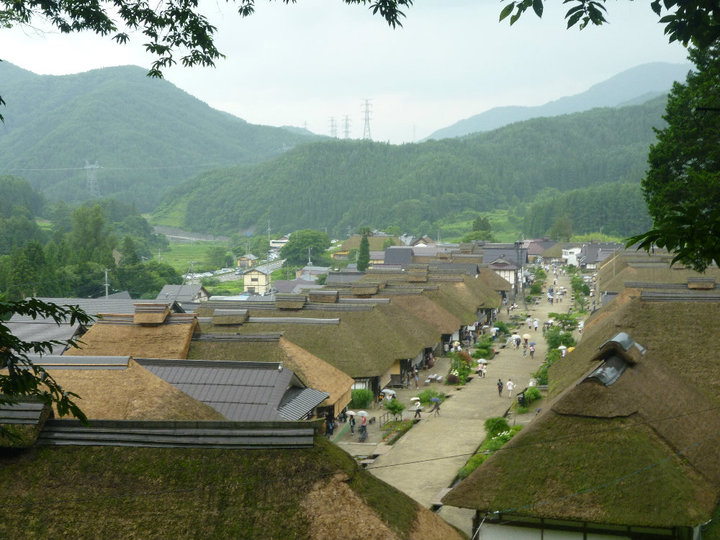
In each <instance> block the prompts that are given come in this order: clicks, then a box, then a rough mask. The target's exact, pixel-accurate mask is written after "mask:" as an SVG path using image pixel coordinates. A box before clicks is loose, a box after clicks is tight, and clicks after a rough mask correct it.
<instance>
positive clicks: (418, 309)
mask: <svg viewBox="0 0 720 540" xmlns="http://www.w3.org/2000/svg"><path fill="white" fill-rule="evenodd" d="M391 302H392V303H393V304H395V305H396V306H400V307H402V308H403V309H406V310H408V311H409V312H410V313H412V314H413V315H414V316H416V317H418V318H419V319H422V320H424V321H425V322H427V323H429V324H431V325H433V326H434V327H435V328H437V329H438V332H440V333H441V334H452V333H453V332H457V330H458V329H459V328H460V326H462V323H461V322H460V319H458V318H457V317H456V316H455V315H453V314H452V313H450V312H449V311H448V310H446V309H445V308H443V307H442V306H441V305H440V304H438V303H436V302H433V301H432V300H431V299H430V298H428V297H427V296H424V295H412V296H410V295H408V296H393V297H392V299H391Z"/></svg>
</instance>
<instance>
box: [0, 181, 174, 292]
mask: <svg viewBox="0 0 720 540" xmlns="http://www.w3.org/2000/svg"><path fill="white" fill-rule="evenodd" d="M9 201H12V204H10V202H9ZM0 211H1V212H2V213H1V214H0V298H5V299H9V300H18V299H21V298H24V297H26V296H30V295H37V296H55V297H63V296H80V297H95V296H100V295H101V294H103V293H104V292H105V286H104V282H105V271H106V270H107V271H108V281H109V283H110V291H109V292H116V291H120V290H123V291H129V292H130V294H131V295H132V296H133V297H135V298H138V297H150V298H155V296H156V295H157V293H158V292H159V291H160V289H161V288H162V287H163V285H165V284H166V283H181V278H180V276H179V275H178V274H177V272H176V271H175V270H174V269H173V268H172V267H171V266H169V265H167V264H164V263H161V262H157V261H152V260H148V259H149V258H150V256H151V252H152V251H155V250H156V249H160V248H162V247H164V246H165V245H167V240H166V239H165V237H163V236H158V235H155V234H153V232H152V228H151V227H150V225H149V224H148V222H147V221H146V220H145V218H143V217H142V216H141V215H140V214H139V213H138V212H137V210H136V209H135V208H134V207H133V206H132V205H129V204H125V203H120V202H118V201H116V200H114V199H103V200H98V201H94V202H92V203H86V204H84V205H81V206H78V207H75V208H71V207H70V206H68V205H67V204H65V203H64V202H59V203H55V204H47V203H46V202H45V201H44V199H43V197H42V195H41V194H39V193H38V192H36V191H35V190H33V189H32V188H31V187H30V185H29V184H28V183H27V182H26V181H25V180H21V179H18V178H14V177H10V176H0ZM42 216H44V217H45V219H44V220H40V223H41V224H42V225H43V226H42V227H41V226H40V225H38V220H37V217H42ZM144 260H145V261H146V262H145V261H144Z"/></svg>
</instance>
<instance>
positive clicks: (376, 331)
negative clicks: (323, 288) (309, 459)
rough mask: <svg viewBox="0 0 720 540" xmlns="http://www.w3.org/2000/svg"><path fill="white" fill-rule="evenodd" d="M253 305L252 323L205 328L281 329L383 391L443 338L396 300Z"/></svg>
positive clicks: (253, 332) (204, 329) (205, 330)
mask: <svg viewBox="0 0 720 540" xmlns="http://www.w3.org/2000/svg"><path fill="white" fill-rule="evenodd" d="M268 308H269V306H268V307H264V308H263V307H260V306H258V305H249V306H248V310H249V314H250V316H249V317H248V320H247V322H246V323H244V324H241V325H237V326H234V327H223V328H218V327H215V326H214V325H211V324H206V323H205V320H206V319H204V318H203V317H202V316H204V315H205V312H203V311H201V312H200V315H201V330H202V333H203V334H206V333H211V332H216V333H217V332H226V333H227V332H237V333H239V334H243V335H244V334H249V335H256V334H262V333H281V334H282V335H283V337H284V338H285V339H287V340H288V341H289V342H291V343H293V344H295V345H297V346H298V347H301V348H302V349H304V350H306V351H308V352H309V353H311V354H313V355H315V356H317V357H318V358H321V359H322V360H324V361H325V362H328V363H329V364H330V365H332V366H334V367H336V368H337V369H339V370H340V371H342V372H344V373H346V374H347V375H349V376H350V377H352V378H353V379H355V382H356V384H362V385H365V386H367V387H368V388H371V389H374V391H375V392H379V390H380V389H382V388H383V387H384V386H385V385H387V384H388V383H389V382H390V381H391V380H392V375H394V374H395V375H397V374H401V370H402V365H403V363H404V362H405V363H407V364H408V365H409V361H410V359H412V358H415V357H417V356H418V355H419V354H420V353H421V352H422V351H423V350H424V349H425V348H427V347H433V346H434V345H435V344H436V343H437V341H438V338H439V336H438V331H437V329H436V328H435V327H434V326H433V325H431V324H429V323H427V322H425V321H423V320H421V319H418V318H417V317H415V316H414V315H413V314H412V313H410V312H408V311H407V310H405V309H403V308H402V307H400V306H395V305H393V304H392V302H387V301H385V302H379V303H365V304H318V305H306V306H304V307H303V308H302V309H297V310H287V309H282V310H281V309H277V308H270V309H268Z"/></svg>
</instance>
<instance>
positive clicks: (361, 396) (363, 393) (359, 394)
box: [350, 388, 375, 409]
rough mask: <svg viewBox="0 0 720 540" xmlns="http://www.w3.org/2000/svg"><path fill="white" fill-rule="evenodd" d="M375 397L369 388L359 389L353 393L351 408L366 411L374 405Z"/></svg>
mask: <svg viewBox="0 0 720 540" xmlns="http://www.w3.org/2000/svg"><path fill="white" fill-rule="evenodd" d="M374 397H375V396H374V395H373V392H372V390H368V389H367V388H357V389H355V390H353V391H352V400H351V401H350V406H351V407H352V408H353V409H364V408H365V407H367V406H368V405H370V403H372V401H373V399H374Z"/></svg>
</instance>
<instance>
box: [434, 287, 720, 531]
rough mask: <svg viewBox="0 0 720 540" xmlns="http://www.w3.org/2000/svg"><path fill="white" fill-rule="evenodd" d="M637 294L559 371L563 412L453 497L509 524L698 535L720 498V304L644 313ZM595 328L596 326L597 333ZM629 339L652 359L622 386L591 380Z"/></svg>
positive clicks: (606, 313) (555, 406)
mask: <svg viewBox="0 0 720 540" xmlns="http://www.w3.org/2000/svg"><path fill="white" fill-rule="evenodd" d="M637 294H638V293H637V291H635V292H632V291H626V293H624V294H623V295H622V296H621V297H620V298H619V300H621V301H620V302H618V301H617V300H618V299H616V300H615V301H613V302H611V303H610V304H609V305H608V306H606V307H605V308H603V309H602V310H600V311H598V312H597V313H596V314H595V315H594V316H593V317H592V318H591V320H590V321H589V324H588V325H586V327H585V328H586V329H585V331H584V333H583V339H582V342H581V343H580V345H579V346H578V347H577V348H576V349H575V350H574V351H573V352H572V353H570V354H568V355H567V356H566V357H565V358H563V359H560V360H559V361H558V362H556V363H555V364H554V365H553V366H552V367H551V369H550V373H549V377H550V381H551V394H552V396H554V399H553V400H552V402H551V403H550V404H549V405H547V406H545V407H544V412H543V413H542V414H541V416H540V417H538V418H537V419H536V420H535V421H534V422H533V423H532V424H530V425H529V426H528V427H527V428H525V429H524V430H523V431H522V432H521V433H520V434H519V435H518V436H516V437H515V438H514V439H513V440H512V441H511V442H510V443H508V444H507V445H506V447H505V448H504V449H503V450H501V451H500V452H498V453H496V454H495V455H494V456H492V457H491V458H490V459H488V461H486V462H485V463H484V464H483V466H481V467H480V468H479V469H478V470H476V471H475V473H473V474H472V475H471V476H470V477H468V478H467V479H466V480H465V481H464V482H462V483H461V484H460V485H459V486H458V487H457V488H455V489H454V490H453V491H452V492H450V493H449V494H448V495H447V496H446V497H445V499H444V501H445V503H446V504H450V505H454V506H461V507H468V508H475V509H478V510H482V511H492V512H495V511H498V512H500V513H501V514H503V515H509V514H513V515H522V516H535V517H544V518H552V519H567V520H574V521H589V522H595V523H606V524H618V525H638V526H663V527H671V526H696V525H698V524H700V523H704V522H705V521H707V520H709V519H710V517H711V515H712V512H713V510H714V508H715V506H716V504H717V501H718V497H719V496H720V482H719V481H720V440H719V439H720V417H718V415H717V408H718V406H720V397H718V396H720V364H718V361H717V358H716V355H714V354H712V351H717V350H719V349H720V332H718V330H719V329H718V323H719V322H720V302H684V303H683V302H644V301H642V300H641V299H640V298H638V297H637ZM590 323H592V324H590ZM619 331H625V332H627V333H628V334H629V335H630V336H631V337H632V338H633V339H634V340H635V341H636V342H638V343H640V344H641V345H643V346H644V347H645V348H646V353H645V355H644V356H643V357H642V359H641V360H640V361H638V362H637V363H634V364H628V365H627V367H626V369H625V371H624V372H623V373H622V375H620V377H619V378H618V379H617V381H616V382H615V383H614V384H612V385H610V386H605V385H603V384H601V383H599V382H597V380H595V379H594V378H593V379H587V380H586V379H585V377H586V376H587V375H588V374H589V373H590V372H591V371H592V370H593V369H595V368H597V367H598V366H600V365H601V364H602V362H603V361H604V357H603V355H602V354H601V353H600V354H599V352H598V350H599V347H600V345H601V344H602V343H604V342H605V341H606V340H608V339H609V338H611V337H612V336H614V335H615V334H617V333H618V332H619Z"/></svg>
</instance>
